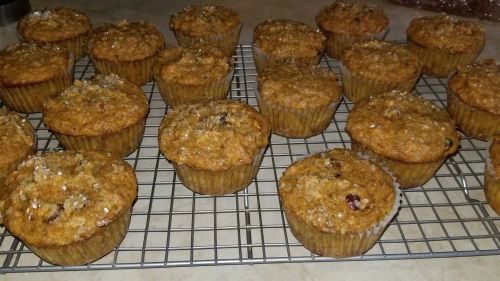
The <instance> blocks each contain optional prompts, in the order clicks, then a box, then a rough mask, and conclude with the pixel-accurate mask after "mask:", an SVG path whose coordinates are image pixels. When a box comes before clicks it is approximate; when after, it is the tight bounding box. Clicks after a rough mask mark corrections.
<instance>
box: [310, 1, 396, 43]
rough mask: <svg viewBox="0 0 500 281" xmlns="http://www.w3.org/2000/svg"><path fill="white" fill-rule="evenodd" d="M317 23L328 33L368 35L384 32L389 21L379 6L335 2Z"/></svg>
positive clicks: (317, 19) (319, 17)
mask: <svg viewBox="0 0 500 281" xmlns="http://www.w3.org/2000/svg"><path fill="white" fill-rule="evenodd" d="M316 23H317V24H318V26H319V27H320V28H321V29H323V30H325V31H327V32H335V33H348V34H353V35H367V34H375V33H379V32H382V31H384V30H385V29H386V28H387V27H388V25H389V19H388V18H387V16H386V15H385V14H384V10H382V8H380V7H377V6H373V5H366V4H362V3H346V2H343V1H335V3H334V4H332V5H330V6H327V7H325V8H323V9H322V10H321V11H320V12H319V14H318V15H317V16H316Z"/></svg>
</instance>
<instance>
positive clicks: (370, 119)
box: [346, 91, 460, 163]
mask: <svg viewBox="0 0 500 281" xmlns="http://www.w3.org/2000/svg"><path fill="white" fill-rule="evenodd" d="M346 131H347V132H348V133H349V135H350V136H351V138H352V139H353V140H354V141H357V142H359V143H361V144H362V145H364V146H366V147H368V148H369V149H370V150H372V151H374V152H375V153H377V154H379V155H381V156H383V157H387V158H390V159H394V160H399V161H403V162H406V163H424V162H432V161H436V160H438V159H442V158H444V157H446V156H448V155H450V154H453V153H455V152H456V151H457V149H458V146H459V144H460V141H459V138H458V134H457V131H456V129H455V124H454V123H453V121H452V120H451V119H450V117H449V116H448V113H447V112H446V111H445V110H444V109H442V108H440V107H438V106H436V105H434V104H433V103H432V102H430V101H426V100H424V99H423V98H421V97H419V96H416V95H413V94H410V93H408V92H399V91H392V92H388V93H383V94H380V95H377V96H373V97H370V98H366V99H364V100H362V101H360V102H359V103H357V104H356V105H355V106H354V108H353V109H352V110H351V112H350V113H349V115H348V117H347V124H346Z"/></svg>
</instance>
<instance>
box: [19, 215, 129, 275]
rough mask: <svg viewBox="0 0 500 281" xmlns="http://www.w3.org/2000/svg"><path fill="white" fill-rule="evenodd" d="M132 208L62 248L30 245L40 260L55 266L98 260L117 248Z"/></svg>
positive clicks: (125, 229)
mask: <svg viewBox="0 0 500 281" xmlns="http://www.w3.org/2000/svg"><path fill="white" fill-rule="evenodd" d="M131 213H132V207H129V209H128V210H126V211H125V212H124V213H123V214H122V215H121V216H119V217H118V218H117V219H116V220H115V221H113V222H111V223H109V224H108V225H106V226H103V227H101V228H100V229H99V230H98V231H97V232H96V233H95V234H94V235H93V236H91V237H89V238H88V239H85V240H79V241H75V242H73V243H71V244H68V245H62V246H43V245H36V246H35V245H30V244H28V243H25V244H26V246H28V247H29V248H30V249H31V251H33V253H35V254H36V255H37V256H39V257H40V258H41V259H42V260H44V261H46V262H48V263H51V264H56V265H83V264H87V263H90V262H93V261H95V260H98V259H100V258H102V257H103V256H105V255H106V254H108V253H109V252H111V251H112V250H113V249H114V248H115V247H116V246H118V245H119V244H120V243H121V241H122V240H123V238H124V237H125V234H126V233H127V229H128V225H129V223H130V217H131Z"/></svg>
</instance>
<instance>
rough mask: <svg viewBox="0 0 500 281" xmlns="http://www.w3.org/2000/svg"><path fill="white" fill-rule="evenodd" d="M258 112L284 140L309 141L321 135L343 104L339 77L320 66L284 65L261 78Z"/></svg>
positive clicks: (259, 78)
mask: <svg viewBox="0 0 500 281" xmlns="http://www.w3.org/2000/svg"><path fill="white" fill-rule="evenodd" d="M258 82H259V93H258V95H257V102H258V105H259V111H260V113H262V114H263V115H264V116H265V117H266V118H267V119H268V120H269V122H270V123H271V127H272V131H273V132H274V133H276V134H278V135H281V136H285V137H295V138H299V137H300V138H307V137H311V136H314V135H317V134H319V133H321V132H322V131H323V130H324V129H325V128H326V127H328V124H330V121H331V120H332V116H333V115H334V114H335V111H336V109H337V105H338V103H339V101H340V91H339V86H338V84H337V77H336V76H335V74H334V73H333V72H331V71H328V70H326V69H321V68H319V67H317V66H308V67H307V66H297V65H293V64H291V65H283V66H281V67H277V68H273V67H271V68H267V70H266V71H264V73H263V74H262V75H260V76H259V77H258Z"/></svg>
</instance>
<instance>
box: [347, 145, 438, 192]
mask: <svg viewBox="0 0 500 281" xmlns="http://www.w3.org/2000/svg"><path fill="white" fill-rule="evenodd" d="M351 149H352V150H354V151H356V152H359V153H361V154H362V155H366V156H367V157H368V159H370V160H371V161H373V162H376V163H378V164H380V165H381V166H384V167H387V169H388V170H389V172H391V173H392V174H393V176H394V177H395V178H396V180H397V182H398V183H399V185H400V187H401V188H403V189H405V188H412V187H417V186H420V185H423V184H425V183H426V182H428V181H429V180H430V179H431V178H432V176H433V175H434V173H435V172H436V171H437V170H438V169H439V167H441V165H442V164H443V162H444V161H445V160H446V158H447V157H442V158H439V159H437V160H436V161H432V162H422V163H410V162H403V161H399V160H394V159H390V158H387V157H384V156H381V155H379V154H377V153H375V152H374V151H373V150H371V149H369V148H367V147H366V146H364V145H363V144H361V143H359V142H357V141H355V140H354V139H352V140H351Z"/></svg>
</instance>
